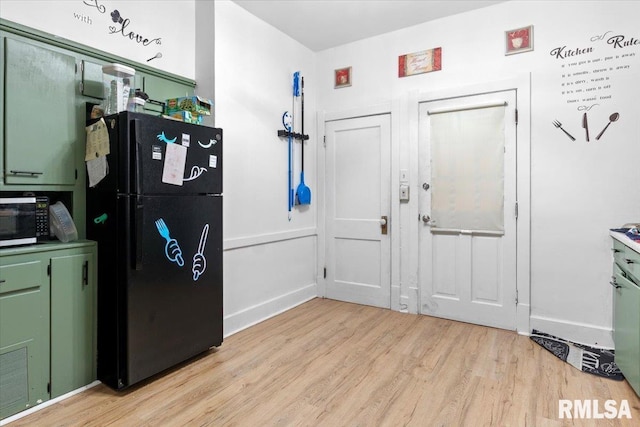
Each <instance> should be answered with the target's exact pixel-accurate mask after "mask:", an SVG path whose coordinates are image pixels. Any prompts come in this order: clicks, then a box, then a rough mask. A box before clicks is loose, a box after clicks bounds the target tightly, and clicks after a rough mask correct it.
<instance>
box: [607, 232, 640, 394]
mask: <svg viewBox="0 0 640 427" xmlns="http://www.w3.org/2000/svg"><path fill="white" fill-rule="evenodd" d="M613 254H614V256H613V258H614V263H613V281H612V284H613V286H614V288H615V291H614V295H613V341H614V343H615V351H616V353H615V354H616V356H615V362H616V365H618V367H619V368H620V370H621V371H622V373H623V374H624V376H625V378H626V380H627V382H628V383H629V385H630V386H631V387H632V388H633V389H634V391H635V392H636V394H637V395H638V396H640V281H638V279H637V278H636V274H637V273H636V267H637V266H638V264H640V254H638V252H635V251H634V250H633V249H631V248H630V247H629V246H626V245H624V244H622V243H621V242H620V241H618V240H616V239H614V240H613Z"/></svg>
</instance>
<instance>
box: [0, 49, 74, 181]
mask: <svg viewBox="0 0 640 427" xmlns="http://www.w3.org/2000/svg"><path fill="white" fill-rule="evenodd" d="M4 43H5V46H4V53H5V57H4V73H5V76H4V82H5V87H4V95H5V96H4V106H3V107H4V108H3V110H4V154H5V158H4V161H5V165H4V166H5V168H4V170H5V183H6V184H29V185H43V184H46V185H73V184H75V176H76V165H75V154H74V153H75V151H74V149H75V147H76V143H77V141H78V137H79V135H78V134H77V115H76V105H75V99H76V89H75V87H76V76H75V72H76V59H75V57H74V56H72V55H67V54H65V53H62V52H59V51H55V50H52V49H48V48H45V47H42V46H39V45H36V44H32V43H28V42H24V41H21V40H17V39H13V38H8V37H7V38H5V39H4Z"/></svg>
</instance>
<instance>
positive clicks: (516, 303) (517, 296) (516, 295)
mask: <svg viewBox="0 0 640 427" xmlns="http://www.w3.org/2000/svg"><path fill="white" fill-rule="evenodd" d="M516 305H518V290H517V289H516Z"/></svg>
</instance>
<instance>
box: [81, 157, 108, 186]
mask: <svg viewBox="0 0 640 427" xmlns="http://www.w3.org/2000/svg"><path fill="white" fill-rule="evenodd" d="M86 163H87V176H88V177H89V187H95V186H96V185H98V183H99V182H100V181H102V180H103V179H104V177H106V176H107V174H108V173H109V164H108V163H107V156H100V157H96V158H95V159H91V160H87V162H86Z"/></svg>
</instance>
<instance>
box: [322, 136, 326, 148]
mask: <svg viewBox="0 0 640 427" xmlns="http://www.w3.org/2000/svg"><path fill="white" fill-rule="evenodd" d="M322 145H323V146H324V148H327V135H325V136H323V137H322Z"/></svg>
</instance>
